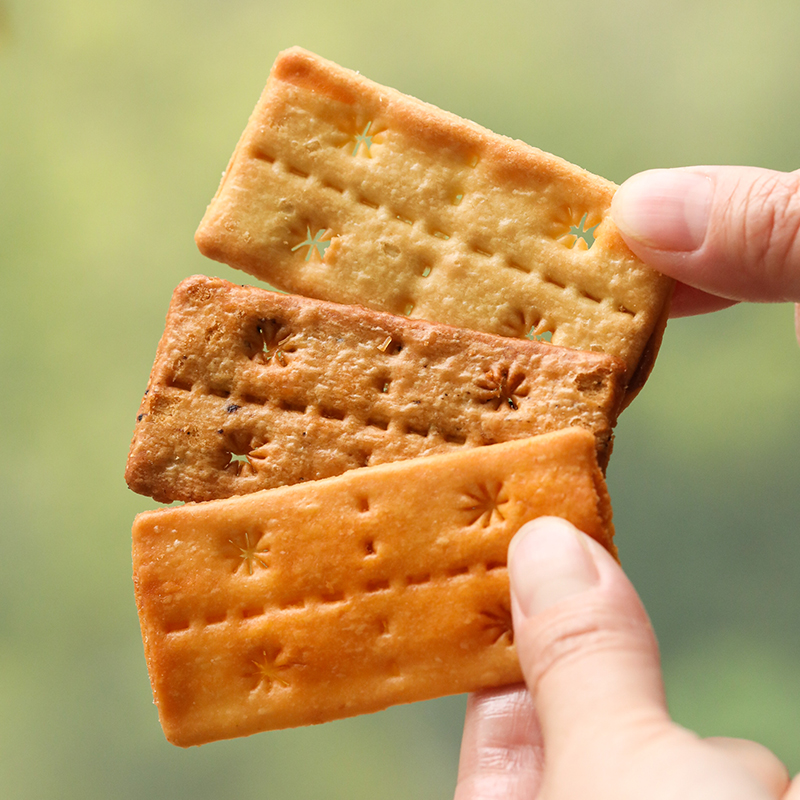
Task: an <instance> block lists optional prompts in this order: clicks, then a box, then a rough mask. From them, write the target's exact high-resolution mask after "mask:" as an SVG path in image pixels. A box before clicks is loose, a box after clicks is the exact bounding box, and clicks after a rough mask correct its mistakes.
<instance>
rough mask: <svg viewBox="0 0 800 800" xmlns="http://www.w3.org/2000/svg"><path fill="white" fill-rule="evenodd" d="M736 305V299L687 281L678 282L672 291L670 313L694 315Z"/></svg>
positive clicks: (673, 315)
mask: <svg viewBox="0 0 800 800" xmlns="http://www.w3.org/2000/svg"><path fill="white" fill-rule="evenodd" d="M733 305H736V300H728V299H726V298H724V297H717V295H715V294H709V293H708V292H704V291H703V290H702V289H695V287H694V286H689V285H687V284H685V283H677V284H676V285H675V291H674V292H673V293H672V302H671V304H670V309H669V315H670V317H672V318H676V317H692V316H695V315H697V314H709V313H711V312H712V311H721V310H722V309H723V308H729V307H730V306H733Z"/></svg>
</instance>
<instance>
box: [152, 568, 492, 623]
mask: <svg viewBox="0 0 800 800" xmlns="http://www.w3.org/2000/svg"><path fill="white" fill-rule="evenodd" d="M505 569H507V565H506V563H505V562H500V561H487V562H482V563H479V564H474V565H472V566H469V565H464V566H461V567H452V568H450V569H447V570H444V571H443V572H442V573H440V574H438V575H433V574H431V573H416V574H413V575H407V576H405V577H403V578H401V579H397V580H391V579H389V578H376V579H373V580H370V581H367V582H366V583H365V584H364V587H363V589H362V590H361V591H360V592H359V591H355V592H353V593H352V594H349V595H348V594H347V593H346V592H344V591H334V592H328V593H325V592H321V593H320V594H318V595H316V596H314V597H301V598H298V599H297V600H293V601H288V602H285V603H284V604H283V605H281V606H267V605H248V606H243V607H242V608H241V609H239V610H238V611H237V612H234V613H231V612H230V611H228V612H225V613H221V612H220V613H217V614H209V615H206V617H205V618H204V619H203V620H195V621H194V622H193V621H192V620H183V621H181V622H179V623H175V624H173V625H169V626H165V627H164V631H163V632H164V634H166V635H169V634H173V633H183V632H185V631H190V630H191V631H197V630H203V629H205V628H211V627H214V626H216V625H223V624H226V623H228V624H232V623H238V622H247V621H249V620H252V619H257V618H258V617H263V616H266V615H267V614H269V613H273V612H276V611H278V612H286V613H292V612H295V611H303V610H304V609H307V608H308V609H313V608H318V607H319V606H329V605H336V604H338V603H347V602H348V601H349V600H351V599H352V598H358V597H363V596H364V595H370V594H376V593H378V592H388V591H405V590H406V589H408V588H409V587H419V586H424V585H426V584H433V583H447V582H450V581H454V580H458V579H460V578H464V577H467V578H469V577H473V578H479V577H481V576H483V575H486V574H488V573H490V572H495V571H497V570H505Z"/></svg>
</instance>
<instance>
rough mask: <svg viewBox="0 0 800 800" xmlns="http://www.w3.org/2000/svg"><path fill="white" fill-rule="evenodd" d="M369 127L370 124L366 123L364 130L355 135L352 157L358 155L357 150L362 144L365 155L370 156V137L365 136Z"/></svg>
mask: <svg viewBox="0 0 800 800" xmlns="http://www.w3.org/2000/svg"><path fill="white" fill-rule="evenodd" d="M371 127H372V123H371V122H368V123H367V124H366V126H365V127H364V130H363V131H362V132H361V133H357V134H356V146H355V147H354V148H353V155H356V154H357V153H358V148H359V147H361V145H362V144H363V145H364V149H365V150H366V154H367V155H369V154H370V152H369V150H370V148H371V147H372V137H371V136H367V133H368V132H369V129H370V128H371Z"/></svg>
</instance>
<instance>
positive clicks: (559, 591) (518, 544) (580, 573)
mask: <svg viewBox="0 0 800 800" xmlns="http://www.w3.org/2000/svg"><path fill="white" fill-rule="evenodd" d="M508 558H509V576H510V579H511V591H512V592H513V594H514V597H515V599H516V601H517V605H518V606H519V609H520V611H522V613H523V614H524V615H525V616H526V617H529V616H531V615H533V614H538V613H539V612H540V611H544V609H546V608H549V607H550V606H552V605H555V604H556V603H558V602H559V601H560V600H563V599H564V598H565V597H569V596H570V595H574V594H577V593H578V592H583V591H586V590H587V589H590V588H591V587H593V586H596V585H597V584H598V582H599V580H600V575H599V573H598V572H597V567H596V566H595V563H594V559H593V558H592V556H591V553H590V552H589V549H588V548H587V546H586V544H585V542H584V541H583V534H581V533H580V532H579V531H578V530H577V529H576V528H575V527H574V526H573V525H570V523H569V522H567V521H566V520H563V519H559V518H557V517H540V518H539V519H537V520H534V521H533V522H528V523H526V524H525V525H523V526H522V528H520V530H519V532H518V533H517V535H516V536H515V537H514V539H513V541H512V542H511V546H510V547H509V551H508Z"/></svg>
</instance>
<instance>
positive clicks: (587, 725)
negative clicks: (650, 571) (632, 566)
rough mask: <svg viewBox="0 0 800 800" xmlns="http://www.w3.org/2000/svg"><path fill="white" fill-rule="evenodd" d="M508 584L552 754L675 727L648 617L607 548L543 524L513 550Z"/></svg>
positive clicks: (550, 520)
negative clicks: (645, 727) (653, 726)
mask: <svg viewBox="0 0 800 800" xmlns="http://www.w3.org/2000/svg"><path fill="white" fill-rule="evenodd" d="M509 575H510V579H511V592H512V609H513V614H514V630H515V641H516V644H517V652H518V654H519V659H520V664H521V665H522V670H523V672H524V674H525V679H526V682H527V684H528V688H529V689H530V691H531V694H532V696H533V700H534V704H535V706H536V709H537V712H538V715H539V720H540V723H541V726H542V732H543V734H544V741H545V745H546V747H547V748H548V753H549V754H557V753H558V752H559V748H563V747H565V746H566V745H568V744H569V743H574V742H575V741H576V739H577V740H581V741H586V738H585V737H587V736H588V737H590V738H591V739H595V738H596V737H600V741H602V739H603V737H606V736H608V735H609V733H610V732H611V731H613V730H615V729H616V730H617V731H620V732H621V733H623V734H624V732H625V730H626V729H627V728H629V727H630V726H629V725H628V723H631V722H633V721H635V722H636V725H637V726H640V725H641V724H642V723H647V722H648V721H651V722H654V723H658V724H661V723H663V722H665V721H666V720H668V715H667V711H666V702H665V699H664V690H663V684H662V678H661V668H660V663H659V656H658V646H657V644H656V640H655V636H654V634H653V631H652V628H651V626H650V623H649V620H648V618H647V614H646V613H645V610H644V607H643V606H642V604H641V601H640V600H639V598H638V596H637V594H636V592H635V590H634V589H633V586H632V585H631V583H630V582H629V581H628V579H627V578H626V576H625V574H624V573H623V572H622V570H621V569H620V567H619V565H618V564H617V562H616V561H614V559H613V558H612V557H611V556H610V555H609V554H608V552H606V550H604V549H603V547H601V546H600V545H599V544H598V543H597V542H595V541H594V540H593V539H590V538H589V537H588V536H586V535H585V534H583V533H581V532H579V531H578V530H577V529H576V528H575V527H573V526H572V525H571V524H570V523H568V522H566V521H565V520H562V519H558V518H554V517H542V518H540V519H537V520H534V521H533V522H531V523H528V524H526V525H524V526H523V527H522V528H521V529H520V531H519V532H518V533H517V535H516V537H515V538H514V540H513V541H512V543H511V547H510V548H509ZM562 752H563V751H562Z"/></svg>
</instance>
